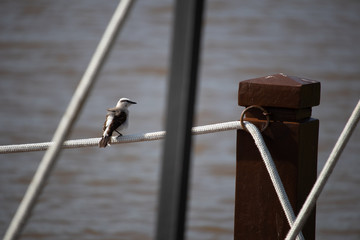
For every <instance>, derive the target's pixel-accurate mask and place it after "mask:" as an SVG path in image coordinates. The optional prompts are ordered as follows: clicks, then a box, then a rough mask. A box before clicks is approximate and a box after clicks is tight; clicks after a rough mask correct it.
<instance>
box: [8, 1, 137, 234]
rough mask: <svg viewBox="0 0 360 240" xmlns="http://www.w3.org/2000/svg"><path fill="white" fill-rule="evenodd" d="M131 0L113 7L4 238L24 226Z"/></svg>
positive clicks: (19, 232) (123, 19)
mask: <svg viewBox="0 0 360 240" xmlns="http://www.w3.org/2000/svg"><path fill="white" fill-rule="evenodd" d="M132 2H133V1H132V0H122V1H121V2H120V3H119V5H118V7H117V8H116V10H115V12H114V14H113V17H112V18H111V20H110V22H109V24H108V26H107V28H106V30H105V32H104V34H103V36H102V38H101V40H100V42H99V44H98V46H97V48H96V50H95V52H94V54H93V56H92V59H91V61H90V63H89V65H88V67H87V69H86V71H85V73H84V75H83V77H82V79H81V81H80V83H79V85H78V87H77V89H76V91H75V93H74V95H73V97H72V99H71V101H70V103H69V105H68V107H67V109H66V111H65V113H64V115H63V117H62V119H61V121H60V123H59V126H58V128H57V129H56V131H55V133H54V136H53V144H52V145H51V146H50V147H49V149H48V150H47V151H46V152H45V154H44V157H43V158H42V160H41V162H40V164H39V167H38V169H37V171H36V172H35V175H34V177H33V179H32V181H31V183H30V185H29V187H28V189H27V191H26V193H25V195H24V198H23V199H22V201H21V203H20V205H19V207H18V209H17V211H16V213H15V215H14V217H13V219H12V221H11V223H10V226H9V227H8V229H7V231H6V233H5V236H4V240H13V239H17V238H18V237H19V235H20V234H21V231H22V229H23V228H24V226H25V224H26V222H27V220H28V218H29V216H30V214H31V211H32V209H33V207H34V206H35V203H36V201H37V199H38V197H39V195H40V193H41V192H42V189H43V188H44V185H45V182H46V180H47V179H48V177H49V175H50V173H51V171H52V169H53V167H54V165H55V162H56V159H57V157H58V155H59V152H60V150H61V146H62V144H63V142H64V140H65V138H66V136H67V135H68V133H69V132H70V129H71V128H72V125H73V124H74V122H75V120H76V118H77V116H78V115H79V112H80V109H81V108H82V106H83V105H84V103H85V100H86V98H87V96H88V95H89V92H90V90H91V88H92V86H93V85H94V82H95V80H96V77H97V76H98V74H99V72H100V70H101V68H102V66H103V64H104V62H105V59H106V57H107V56H108V53H109V50H110V48H111V47H112V45H113V43H114V42H115V38H116V36H117V33H118V32H119V30H120V28H121V27H122V25H123V23H124V21H125V19H126V16H127V13H128V12H129V9H130V7H131V5H132Z"/></svg>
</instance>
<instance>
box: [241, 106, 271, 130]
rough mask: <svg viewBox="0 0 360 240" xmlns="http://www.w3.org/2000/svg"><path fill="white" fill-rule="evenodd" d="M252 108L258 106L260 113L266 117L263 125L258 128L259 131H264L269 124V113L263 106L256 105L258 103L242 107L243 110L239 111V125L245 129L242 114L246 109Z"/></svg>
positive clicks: (243, 114)
mask: <svg viewBox="0 0 360 240" xmlns="http://www.w3.org/2000/svg"><path fill="white" fill-rule="evenodd" d="M252 108H258V109H260V110H261V111H262V114H263V115H264V116H265V117H266V124H265V126H264V127H263V128H262V129H261V130H260V131H261V132H263V131H265V129H266V128H267V127H268V126H269V124H270V113H269V112H268V111H266V110H265V109H264V108H263V107H261V106H258V105H251V106H249V107H247V108H245V109H244V111H243V112H242V113H241V116H240V124H241V127H242V128H243V129H244V130H246V131H247V129H246V127H245V125H244V116H245V113H246V111H248V110H250V109H252Z"/></svg>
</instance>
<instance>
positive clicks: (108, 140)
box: [99, 136, 111, 148]
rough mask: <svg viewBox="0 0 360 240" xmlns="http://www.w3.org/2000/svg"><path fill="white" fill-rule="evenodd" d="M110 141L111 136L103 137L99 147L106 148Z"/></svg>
mask: <svg viewBox="0 0 360 240" xmlns="http://www.w3.org/2000/svg"><path fill="white" fill-rule="evenodd" d="M110 141H111V136H103V137H102V138H101V140H100V142H99V147H100V148H102V147H103V148H104V147H106V146H107V145H108V144H109V143H110Z"/></svg>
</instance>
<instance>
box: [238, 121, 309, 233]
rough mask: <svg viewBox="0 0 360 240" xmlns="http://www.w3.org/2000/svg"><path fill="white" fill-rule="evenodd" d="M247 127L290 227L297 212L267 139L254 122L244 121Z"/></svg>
mask: <svg viewBox="0 0 360 240" xmlns="http://www.w3.org/2000/svg"><path fill="white" fill-rule="evenodd" d="M244 124H245V127H246V129H247V130H248V131H249V133H250V134H251V136H252V137H253V139H254V141H255V144H256V146H257V147H258V149H259V151H260V154H261V157H262V158H263V160H264V163H265V166H266V169H267V171H268V173H269V175H270V178H271V181H272V183H273V185H274V188H275V191H276V194H277V196H278V198H279V200H280V203H281V206H282V208H283V210H284V212H285V215H286V218H287V220H288V223H289V225H290V227H291V226H292V225H293V223H294V221H295V214H294V211H293V209H292V207H291V204H290V201H289V198H288V196H287V194H286V191H285V188H284V185H283V184H282V182H281V179H280V176H279V173H278V171H277V170H276V166H275V163H274V161H273V159H272V157H271V154H270V152H269V149H268V148H267V146H266V144H265V141H264V139H263V137H262V135H261V132H260V130H259V129H258V128H257V127H256V126H255V125H254V124H252V123H249V122H244ZM297 239H299V240H300V239H304V236H303V235H302V233H300V234H299V235H298V237H297Z"/></svg>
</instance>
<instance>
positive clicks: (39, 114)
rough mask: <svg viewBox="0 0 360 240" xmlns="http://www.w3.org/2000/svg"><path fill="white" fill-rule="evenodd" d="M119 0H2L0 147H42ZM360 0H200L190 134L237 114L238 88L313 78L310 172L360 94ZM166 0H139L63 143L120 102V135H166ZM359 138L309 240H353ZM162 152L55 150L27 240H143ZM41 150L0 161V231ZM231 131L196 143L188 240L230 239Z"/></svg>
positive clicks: (96, 127)
mask: <svg viewBox="0 0 360 240" xmlns="http://www.w3.org/2000/svg"><path fill="white" fill-rule="evenodd" d="M116 5H117V1H110V0H108V1H101V2H100V1H93V0H86V1H85V0H83V1H80V0H78V1H71V3H70V2H65V1H45V0H37V1H25V0H16V1H13V0H11V1H10V0H2V1H0V93H1V94H0V114H1V115H0V132H1V135H0V144H1V145H5V144H17V143H29V142H43V141H48V140H50V139H51V136H52V134H53V132H54V130H55V129H56V126H57V124H58V122H59V118H60V117H61V115H62V113H63V112H64V110H65V108H66V106H67V104H68V103H69V101H70V97H71V96H72V94H73V92H74V89H75V87H76V86H77V83H78V82H79V79H80V78H81V76H82V73H83V72H84V70H85V68H86V66H87V64H88V62H89V59H90V57H91V55H92V53H93V51H94V48H95V47H96V44H97V43H98V41H99V39H100V36H101V34H102V33H103V31H104V28H105V26H106V24H107V22H108V20H109V19H110V16H111V14H112V13H113V10H114V7H115V6H116ZM359 12H360V2H358V1H355V0H345V1H344V0H341V1H340V0H327V1H325V0H319V1H295V2H294V1H285V0H280V1H270V0H262V1H250V0H248V1H236V0H229V1H214V0H210V1H208V4H207V13H206V21H205V34H204V42H203V46H204V48H203V57H202V71H201V82H200V84H199V91H198V97H197V100H198V101H197V108H196V109H197V114H196V119H197V122H196V125H203V124H209V123H216V122H222V121H232V120H235V119H238V118H239V115H240V112H241V110H242V109H240V108H239V107H237V99H236V98H237V86H238V82H239V81H241V80H246V79H249V78H254V77H261V76H265V75H268V74H274V73H279V72H283V73H286V74H289V75H295V76H301V77H307V78H310V79H314V80H318V81H320V82H321V84H322V98H321V105H320V106H318V107H315V108H314V109H313V116H314V117H316V118H319V119H320V122H321V124H320V141H319V169H320V168H321V167H322V166H323V165H324V162H325V160H326V158H327V157H328V155H329V153H330V151H331V149H332V147H333V145H334V144H335V142H336V139H337V137H338V136H339V134H340V132H341V130H342V128H343V126H344V125H345V122H346V120H347V118H348V116H349V115H350V113H351V111H352V109H353V108H354V106H355V104H356V102H357V101H358V99H359V96H360V82H359V75H360V48H359V43H358V41H359V39H360V31H359V26H360V14H359ZM171 13H172V4H171V2H169V1H160V0H155V1H138V2H137V3H136V4H135V7H134V9H133V11H132V14H131V15H130V18H129V21H128V22H127V23H126V25H125V29H124V31H123V32H122V33H121V36H120V38H119V39H118V41H117V43H116V46H115V48H114V49H113V51H112V54H111V57H110V59H109V61H108V62H107V64H106V66H105V68H104V70H103V72H102V74H101V75H100V78H99V80H98V82H97V84H96V85H95V88H94V90H93V91H92V94H91V96H90V98H89V100H88V102H87V104H86V106H85V108H84V110H83V112H82V115H81V117H80V119H79V121H78V122H77V124H76V126H75V129H74V131H73V132H72V134H71V138H87V137H96V136H100V134H101V127H102V123H103V121H104V116H105V114H106V112H105V109H106V108H108V107H111V106H113V105H114V104H115V103H116V101H117V100H118V98H120V97H129V98H131V99H133V100H135V101H137V102H138V104H137V105H134V106H132V107H131V109H130V111H131V123H130V127H129V129H128V133H129V134H131V133H141V132H150V131H157V130H163V128H164V127H163V125H164V116H165V113H164V108H165V104H166V90H167V89H166V79H167V67H168V63H167V60H168V58H169V51H168V49H169V46H170V35H171V20H172V14H171ZM359 143H360V131H359V130H357V131H356V132H355V133H354V135H353V137H352V139H351V141H350V142H349V144H348V146H347V148H346V149H345V151H344V153H343V155H342V157H341V160H340V162H339V164H338V166H337V167H336V169H335V171H334V173H333V175H332V177H331V179H330V182H329V183H328V184H327V186H326V188H325V190H324V193H323V194H322V196H321V197H320V200H319V202H318V208H317V239H360V227H359V226H360V225H359V222H360V191H359V189H360V188H359V185H360V175H359V172H360V164H359V160H360V157H359V156H360V148H359ZM161 147H162V142H161V141H159V142H149V143H136V144H135V143H134V144H125V145H117V146H113V147H110V148H106V149H98V148H87V149H75V150H66V151H63V152H62V154H61V157H60V158H59V161H58V163H57V165H56V168H55V171H54V172H53V175H52V176H51V178H50V180H49V182H48V184H47V186H46V188H45V191H44V193H43V194H42V196H41V198H40V201H39V204H38V205H37V206H36V208H35V210H34V212H33V215H32V217H31V219H30V221H29V224H28V225H27V227H26V228H25V230H24V233H23V239H152V238H153V236H154V220H155V216H156V215H155V214H156V202H157V195H156V194H157V190H158V181H159V179H158V175H159V168H160V165H159V164H160V159H161V152H162V150H161ZM42 156H43V152H34V153H18V154H11V155H0V235H3V234H4V233H5V230H6V228H7V226H8V224H9V222H10V220H11V218H12V216H13V214H14V212H15V210H16V208H17V206H18V204H19V202H20V200H21V198H22V196H23V194H24V191H25V190H26V187H27V185H28V183H29V181H30V179H31V177H32V176H33V174H34V171H35V169H36V167H37V165H38V163H39V161H40V159H41V158H42ZM234 167H235V132H226V133H217V134H211V135H206V136H197V137H195V146H194V154H193V169H192V184H191V201H190V209H189V211H190V213H189V215H188V216H189V221H188V223H187V224H188V232H187V236H188V239H231V238H232V232H233V208H234V175H235V170H234Z"/></svg>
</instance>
